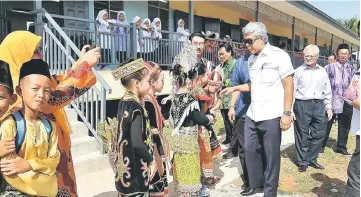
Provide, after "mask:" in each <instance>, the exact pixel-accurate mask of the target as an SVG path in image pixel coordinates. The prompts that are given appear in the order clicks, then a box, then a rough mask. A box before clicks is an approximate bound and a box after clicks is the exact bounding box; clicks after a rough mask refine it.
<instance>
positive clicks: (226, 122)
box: [221, 109, 232, 140]
mask: <svg viewBox="0 0 361 197" xmlns="http://www.w3.org/2000/svg"><path fill="white" fill-rule="evenodd" d="M228 111H229V110H228V109H221V114H222V118H223V122H224V127H226V140H231V139H232V123H231V121H230V120H229V119H228Z"/></svg>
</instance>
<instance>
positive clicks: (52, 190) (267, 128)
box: [0, 13, 360, 197]
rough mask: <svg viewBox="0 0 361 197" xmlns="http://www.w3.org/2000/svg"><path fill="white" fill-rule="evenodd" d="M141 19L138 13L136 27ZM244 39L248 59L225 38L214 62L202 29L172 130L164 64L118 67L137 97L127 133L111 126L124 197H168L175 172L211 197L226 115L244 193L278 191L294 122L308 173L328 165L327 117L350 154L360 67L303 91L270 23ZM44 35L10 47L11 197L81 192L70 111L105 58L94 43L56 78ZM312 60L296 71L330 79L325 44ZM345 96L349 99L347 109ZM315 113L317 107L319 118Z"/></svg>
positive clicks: (0, 136)
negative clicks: (217, 127) (323, 60)
mask: <svg viewBox="0 0 361 197" xmlns="http://www.w3.org/2000/svg"><path fill="white" fill-rule="evenodd" d="M121 15H123V16H121ZM102 16H104V15H102V14H100V17H102ZM118 17H119V18H122V17H124V18H125V19H126V15H125V13H118ZM139 21H140V18H136V19H135V21H134V22H138V23H140V22H139ZM147 22H148V23H150V21H149V20H145V22H144V24H146V23H147ZM243 34H244V37H245V39H244V40H243V43H244V44H245V46H246V47H247V52H248V53H247V54H246V55H245V56H242V57H241V58H240V59H239V60H235V59H234V58H233V57H232V56H233V49H232V46H231V45H230V44H229V43H224V44H222V45H220V46H219V50H218V51H217V53H218V57H219V60H220V62H221V64H220V65H218V66H214V65H213V64H212V63H211V62H210V61H209V60H207V59H206V58H204V57H203V56H202V55H203V51H204V43H205V42H206V37H205V35H204V34H203V33H201V32H195V33H193V34H191V35H189V36H188V37H187V39H186V40H184V46H183V48H182V50H181V51H180V52H179V54H177V56H175V57H174V61H173V65H172V70H171V72H170V73H171V76H172V85H173V89H172V93H171V95H170V96H169V97H167V98H165V99H164V102H166V101H167V100H171V102H172V105H171V108H170V117H169V125H168V126H170V128H171V129H170V130H169V131H168V132H167V130H165V121H164V118H163V116H162V113H161V107H160V106H161V105H160V104H159V103H158V101H157V99H156V93H157V92H158V93H159V92H161V91H162V88H163V86H164V73H163V72H162V70H161V68H160V66H159V65H158V64H157V63H155V62H150V61H144V60H143V59H141V58H139V59H135V58H129V59H127V60H125V61H124V62H123V63H122V65H120V66H119V67H118V68H117V69H115V70H114V71H112V74H113V77H114V79H115V80H120V83H121V84H122V86H123V87H124V88H125V90H126V91H125V94H124V95H123V96H122V97H121V99H120V101H119V106H118V116H117V119H118V121H117V123H116V125H114V126H115V128H117V130H116V131H111V134H112V135H111V139H110V141H111V145H110V150H109V161H110V165H111V167H112V169H113V171H114V179H115V187H116V189H117V191H118V192H119V196H134V197H135V196H137V197H143V196H144V197H145V196H154V197H155V196H162V197H164V196H168V194H169V191H168V180H167V175H168V174H173V178H174V182H175V185H176V187H175V188H176V192H177V193H178V194H179V195H180V196H184V197H187V196H202V197H204V196H209V195H210V187H213V186H215V185H216V184H217V183H218V182H219V181H220V178H219V177H217V176H215V175H214V173H213V164H214V162H216V161H219V159H220V154H221V152H222V150H221V148H220V143H219V142H218V139H217V136H216V134H215V132H214V128H213V124H214V123H215V121H216V111H217V110H218V109H220V110H221V113H222V116H223V120H224V122H225V126H226V130H227V138H226V140H225V142H223V143H225V144H227V143H230V144H231V145H230V149H229V153H228V154H227V155H226V156H225V157H223V158H224V159H228V158H230V157H233V156H235V154H238V155H239V157H240V161H241V165H242V169H243V175H242V179H243V182H244V185H243V186H242V190H243V191H242V193H241V195H243V196H250V195H253V194H255V193H264V195H265V196H267V197H275V196H277V189H278V181H279V172H280V144H281V130H282V131H284V130H287V129H288V128H290V126H291V124H292V121H294V124H295V127H296V129H295V135H296V147H302V148H300V149H297V154H298V157H297V158H298V161H299V171H300V172H304V171H306V170H307V167H308V166H311V167H314V168H317V169H323V167H322V166H321V165H320V164H318V163H317V160H316V159H317V155H318V153H319V152H321V147H322V146H321V145H322V143H321V142H323V140H324V139H325V140H326V141H327V138H326V137H328V136H326V131H327V118H328V120H331V123H330V124H329V125H332V119H334V115H333V114H338V117H339V120H340V121H341V120H343V123H344V124H341V125H344V126H343V127H342V128H340V127H339V143H338V147H337V148H338V149H337V150H336V151H337V152H339V153H341V154H344V155H348V153H347V150H345V149H344V148H345V146H346V144H345V140H346V142H347V135H348V130H350V127H348V128H346V130H345V128H344V127H347V125H346V124H347V123H349V124H351V118H350V116H349V114H348V113H347V112H346V110H344V112H342V110H341V111H340V109H341V108H345V106H346V103H348V102H351V103H352V102H354V106H355V108H354V109H353V112H354V114H356V115H354V117H357V113H359V111H357V110H359V85H358V81H355V82H354V83H352V84H353V85H352V86H351V90H350V84H351V82H352V80H353V79H354V77H353V75H354V73H355V70H354V69H353V70H352V69H351V68H350V69H351V71H350V73H352V74H351V75H352V76H350V77H346V78H347V79H345V78H343V77H342V78H341V81H340V80H339V79H340V78H339V74H335V73H336V72H331V71H329V74H328V77H326V78H321V79H322V80H324V79H325V81H323V82H322V83H324V84H325V85H322V86H320V87H318V88H316V90H311V89H308V91H317V93H319V91H321V92H320V93H319V94H317V95H316V94H313V95H311V94H302V92H303V91H306V90H304V89H305V87H304V86H302V84H304V83H306V81H304V82H302V83H295V82H296V81H299V80H300V79H298V78H297V77H294V73H295V71H294V69H293V66H292V63H291V61H290V57H289V56H288V54H287V53H286V52H284V51H283V50H281V49H279V48H277V47H273V46H271V45H270V44H269V43H268V40H267V29H266V27H265V26H264V24H262V23H259V22H256V23H253V22H251V23H249V24H248V25H247V26H246V27H245V28H244V29H243ZM40 40H41V37H39V36H36V35H34V34H32V33H30V32H26V31H15V32H12V33H10V34H9V35H8V36H7V37H6V38H5V39H4V41H3V42H2V43H1V45H0V65H1V66H0V69H1V73H0V118H1V119H0V120H1V125H0V156H1V162H0V168H1V172H2V179H1V183H0V195H1V196H6V197H10V196H77V188H76V179H75V174H74V167H73V163H72V156H71V152H70V147H71V143H70V132H71V128H70V125H69V122H68V120H67V117H66V115H65V113H64V109H63V108H64V107H65V106H66V105H68V104H69V103H70V102H71V101H72V100H74V99H76V98H78V97H79V96H80V95H82V94H83V93H85V92H86V91H87V90H88V89H89V88H90V87H91V86H92V85H94V84H95V82H96V79H95V76H94V74H93V73H92V71H91V68H92V67H93V66H94V65H96V64H97V63H99V59H100V58H101V48H99V47H97V48H95V49H92V50H90V51H88V52H86V49H87V48H88V47H90V46H84V48H83V49H82V51H81V54H80V57H79V60H78V61H77V62H76V63H75V64H74V65H73V66H72V67H71V68H70V69H69V70H68V71H67V72H65V73H64V74H61V75H51V74H50V71H49V66H48V64H47V63H46V62H44V61H43V60H42V58H43V54H42V49H41V47H40ZM19 46H21V47H19ZM104 47H106V46H104ZM306 49H307V50H306ZM347 50H348V51H347ZM347 52H349V49H348V48H347V46H346V45H340V46H339V49H338V50H337V53H338V63H337V64H336V63H335V64H334V65H333V64H331V65H328V66H327V67H326V70H333V69H336V68H340V66H339V64H340V65H341V68H343V66H345V65H346V67H347V65H348V64H347V60H348V57H347ZM304 53H305V64H304V65H303V67H299V68H298V69H297V70H296V76H299V75H301V74H302V73H301V71H302V72H306V71H305V70H307V71H308V68H309V67H310V68H309V70H310V72H314V71H321V72H323V69H324V68H322V67H319V66H317V64H316V62H317V58H318V53H319V51H317V47H316V46H313V45H312V46H309V47H306V48H305V51H304ZM316 68H317V69H316ZM347 68H348V67H347ZM302 69H303V70H302ZM318 69H320V70H318ZM341 70H342V73H344V72H346V71H345V70H347V72H348V69H341ZM266 71H267V73H265V75H264V74H263V72H266ZM358 73H359V72H358ZM323 74H324V73H323ZM308 75H311V74H308ZM356 75H357V74H356ZM316 76H317V75H316ZM342 76H343V75H342ZM355 80H356V78H355ZM294 84H297V85H294ZM330 84H331V85H330ZM354 84H356V85H355V86H354ZM340 88H341V89H342V90H345V91H341V90H340ZM352 88H353V89H352ZM222 89H223V90H222ZM248 92H249V93H248ZM294 92H295V94H294ZM306 92H307V91H306ZM330 92H331V93H330ZM340 92H341V93H340ZM344 92H346V93H347V95H344ZM231 93H232V94H231ZM297 93H298V94H297ZM229 94H231V95H229ZM340 94H341V95H340ZM310 95H311V96H310ZM330 95H331V96H332V102H329V100H330ZM350 95H352V96H350ZM345 98H347V99H348V101H344V99H345ZM308 101H310V102H308ZM338 101H343V102H341V103H342V105H341V104H340V103H339V102H338ZM357 101H358V104H357ZM162 103H163V101H162ZM306 105H307V106H306ZM349 105H350V104H349ZM310 106H311V107H310ZM312 106H313V107H312ZM330 106H332V108H330ZM357 106H358V107H357ZM306 107H310V109H312V110H316V111H315V112H314V113H313V112H312V113H311V114H310V115H309V116H310V117H309V118H308V119H307V120H305V118H307V117H306V115H305V113H306V111H304V109H306ZM316 107H317V108H316ZM299 109H302V110H301V111H300V110H299ZM343 113H347V114H343ZM315 114H317V115H318V116H317V117H316V115H315ZM293 117H296V119H294V120H292V118H293ZM317 118H318V120H319V121H316V122H317V123H318V124H319V125H314V122H315V121H314V120H313V119H317ZM321 119H322V121H323V122H322V123H323V124H322V125H321V122H320V121H321ZM234 121H235V122H234ZM307 121H308V122H307ZM352 121H353V127H352V130H353V131H358V130H359V121H358V120H354V119H352ZM232 122H234V124H232ZM300 125H301V126H302V127H301V126H300ZM305 125H308V126H305ZM321 127H322V128H321ZM307 128H308V129H307ZM309 130H310V131H311V134H310V136H309V134H308V133H309ZM321 131H324V133H322V132H321ZM358 132H359V131H358ZM328 133H329V132H328ZM346 133H347V135H346ZM345 136H346V137H345ZM305 140H306V142H310V144H311V145H310V146H309V147H307V145H305V144H303V142H304V141H305ZM316 141H317V142H316ZM357 145H359V137H357ZM307 149H310V150H311V149H312V151H311V152H312V153H313V154H312V158H311V157H308V156H304V155H307ZM235 150H236V151H235ZM305 152H306V153H305ZM232 155H233V156H232ZM357 158H358V160H357ZM359 166H360V165H359V148H358V149H356V151H355V153H354V155H353V158H352V160H351V163H350V167H349V172H348V174H349V177H350V178H349V181H348V186H349V187H348V190H347V192H348V195H347V196H350V197H351V196H352V197H353V196H356V195H358V196H359V175H360V174H359ZM45 185H46V187H44V186H45Z"/></svg>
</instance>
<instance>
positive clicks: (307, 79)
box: [293, 64, 332, 109]
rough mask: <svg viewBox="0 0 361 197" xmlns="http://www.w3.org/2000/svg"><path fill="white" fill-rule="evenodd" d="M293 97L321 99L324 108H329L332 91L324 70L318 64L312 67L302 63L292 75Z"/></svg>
mask: <svg viewBox="0 0 361 197" xmlns="http://www.w3.org/2000/svg"><path fill="white" fill-rule="evenodd" d="M293 83H294V98H295V99H298V100H311V99H319V100H323V103H324V104H325V107H326V109H331V107H332V105H331V101H332V91H331V85H330V80H329V78H328V74H327V72H326V70H325V69H324V68H323V67H321V66H320V65H318V64H317V65H316V66H315V67H314V68H311V67H310V66H308V65H306V64H303V65H302V66H300V67H298V68H297V69H296V71H295V75H294V76H293Z"/></svg>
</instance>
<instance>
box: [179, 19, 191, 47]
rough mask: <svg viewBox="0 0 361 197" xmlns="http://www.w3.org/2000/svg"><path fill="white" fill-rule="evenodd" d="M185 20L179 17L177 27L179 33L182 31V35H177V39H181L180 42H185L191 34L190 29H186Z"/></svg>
mask: <svg viewBox="0 0 361 197" xmlns="http://www.w3.org/2000/svg"><path fill="white" fill-rule="evenodd" d="M184 25H185V24H184V20H183V19H179V20H178V28H177V33H180V34H182V35H177V36H176V40H177V41H180V42H185V41H186V40H187V37H188V36H189V35H191V34H190V33H189V32H188V30H185V29H184Z"/></svg>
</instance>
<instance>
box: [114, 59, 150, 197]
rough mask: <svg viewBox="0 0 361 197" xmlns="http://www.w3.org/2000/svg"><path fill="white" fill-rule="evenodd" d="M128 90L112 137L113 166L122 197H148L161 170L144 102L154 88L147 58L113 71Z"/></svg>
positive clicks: (119, 110) (116, 183)
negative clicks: (152, 182)
mask: <svg viewBox="0 0 361 197" xmlns="http://www.w3.org/2000/svg"><path fill="white" fill-rule="evenodd" d="M113 76H114V78H115V80H118V79H120V80H121V83H122V85H123V86H124V87H125V88H126V92H125V94H124V96H123V97H122V98H121V99H120V102H119V106H118V130H117V132H116V133H115V135H113V136H112V140H111V150H110V153H109V155H110V157H109V158H110V164H111V166H112V168H113V170H114V172H115V185H116V189H117V191H118V192H119V195H120V196H127V197H128V196H134V197H146V196H148V195H149V192H148V190H149V182H150V180H151V179H152V178H153V176H154V174H155V173H156V171H157V164H156V162H155V161H154V158H153V142H152V133H151V129H150V124H149V119H148V113H147V111H146V110H145V109H144V106H143V105H142V104H143V99H144V96H145V95H147V94H148V92H149V88H150V83H149V82H150V75H149V69H148V68H147V66H146V63H145V62H144V61H143V59H137V60H133V59H129V60H127V61H126V63H125V64H123V65H122V66H121V67H119V68H118V69H116V70H114V71H113Z"/></svg>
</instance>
